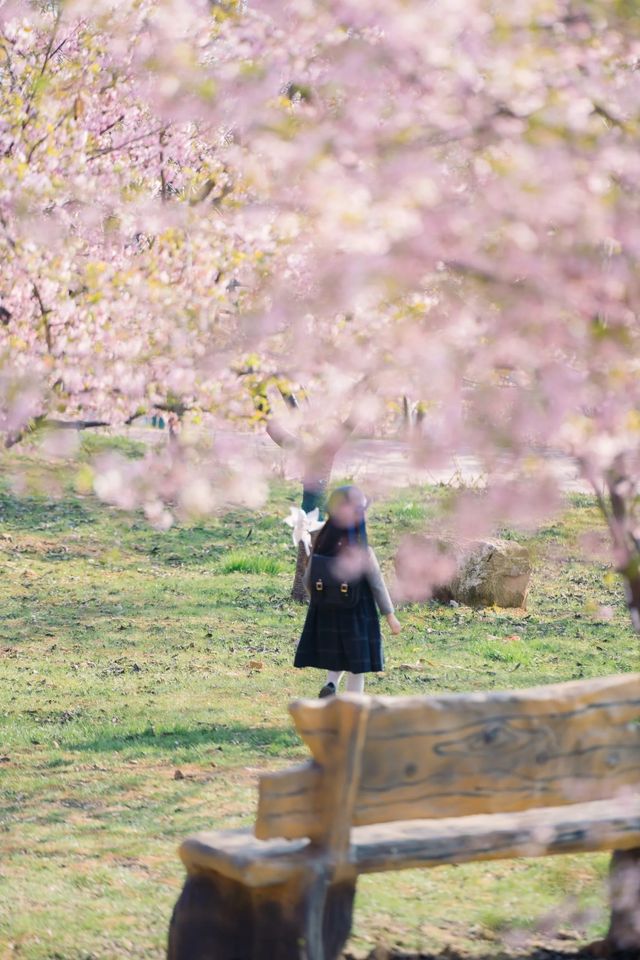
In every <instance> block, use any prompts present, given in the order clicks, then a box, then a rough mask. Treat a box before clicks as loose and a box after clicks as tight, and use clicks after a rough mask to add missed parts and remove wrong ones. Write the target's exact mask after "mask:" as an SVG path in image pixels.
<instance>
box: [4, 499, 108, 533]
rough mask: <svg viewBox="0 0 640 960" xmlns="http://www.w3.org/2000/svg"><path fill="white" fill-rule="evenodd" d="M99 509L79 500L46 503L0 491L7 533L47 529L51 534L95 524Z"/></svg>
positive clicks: (49, 501) (47, 501) (43, 500)
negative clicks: (10, 531)
mask: <svg viewBox="0 0 640 960" xmlns="http://www.w3.org/2000/svg"><path fill="white" fill-rule="evenodd" d="M95 519H96V510H95V508H94V509H91V507H90V506H89V505H87V504H85V503H81V502H80V501H79V500H78V499H77V497H66V498H64V499H61V500H47V499H45V498H41V497H15V496H12V495H10V494H8V493H4V492H0V521H1V522H2V524H3V526H4V527H5V528H6V529H7V530H12V529H13V530H22V531H24V532H25V533H31V532H34V531H36V530H37V531H40V530H48V531H50V532H52V533H55V532H60V531H61V530H64V529H69V528H72V527H76V526H78V525H79V524H85V523H93V522H94V521H95Z"/></svg>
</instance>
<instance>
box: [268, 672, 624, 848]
mask: <svg viewBox="0 0 640 960" xmlns="http://www.w3.org/2000/svg"><path fill="white" fill-rule="evenodd" d="M365 703H366V704H368V706H369V716H368V719H367V728H366V736H365V737H364V739H363V745H362V748H361V755H360V763H359V771H358V788H357V791H356V794H355V802H354V803H353V815H352V824H353V825H354V826H365V825H367V824H374V823H385V822H390V821H394V820H411V819H426V818H440V817H450V816H471V815H473V814H479V813H509V812H514V811H517V810H526V809H529V808H532V807H553V806H560V805H563V804H571V803H584V802H587V801H590V800H599V799H604V798H606V797H615V796H616V795H617V794H618V793H619V792H620V791H624V790H626V789H627V788H628V786H629V785H630V784H640V723H639V722H638V720H639V718H640V675H638V674H631V675H625V676H620V677H609V678H604V679H596V680H586V681H572V682H570V683H563V684H554V685H553V686H548V687H538V688H533V689H527V690H518V691H506V692H505V691H498V692H492V693H474V694H462V695H461V694H454V695H444V696H441V697H405V698H391V697H373V698H368V697H359V696H356V695H353V694H352V695H346V696H342V697H335V698H332V699H330V700H308V701H304V700H303V701H297V702H295V703H293V704H292V705H291V707H290V710H291V714H292V716H293V719H294V723H295V725H296V728H297V730H298V732H299V734H300V736H301V737H302V739H303V740H304V742H305V743H306V744H307V746H308V747H309V750H310V751H311V754H312V756H313V758H314V761H315V764H312V765H310V767H308V768H298V770H297V771H293V770H292V771H287V772H283V773H279V774H275V775H271V774H270V775H268V776H267V777H264V778H263V779H262V780H261V783H260V803H259V811H258V820H257V825H256V835H257V836H258V837H261V838H263V839H267V838H269V837H278V836H281V837H287V838H289V839H295V838H299V837H311V838H313V839H315V840H318V841H320V840H321V839H322V837H323V836H324V835H325V834H326V831H327V830H328V829H330V823H331V817H332V816H333V814H332V813H331V810H332V809H333V807H334V806H335V804H336V802H338V801H337V799H336V798H337V794H336V790H337V786H338V781H339V780H340V777H341V773H340V771H341V770H343V769H346V766H345V765H346V764H347V763H348V762H349V761H348V756H349V751H350V749H351V747H350V743H351V740H350V737H349V736H347V737H345V732H344V731H345V730H346V726H345V724H347V722H348V716H349V711H351V710H353V709H360V708H361V706H362V705H364V704H365ZM332 805H333V806H332ZM342 806H343V803H342V802H339V807H340V808H342Z"/></svg>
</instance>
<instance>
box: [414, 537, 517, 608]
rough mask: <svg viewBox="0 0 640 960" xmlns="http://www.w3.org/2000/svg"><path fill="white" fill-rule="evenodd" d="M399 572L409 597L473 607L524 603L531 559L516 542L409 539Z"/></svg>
mask: <svg viewBox="0 0 640 960" xmlns="http://www.w3.org/2000/svg"><path fill="white" fill-rule="evenodd" d="M396 573H397V575H398V581H399V587H400V593H401V595H403V596H404V597H405V598H406V599H409V600H418V599H426V598H427V597H429V596H432V597H434V598H435V599H436V600H441V601H443V602H449V601H451V600H455V601H456V602H457V603H463V604H466V605H468V606H472V607H492V606H497V607H524V606H526V602H527V594H528V592H529V584H530V581H531V557H530V555H529V551H528V550H527V548H526V547H523V546H522V544H520V543H516V542H515V541H513V540H498V539H496V540H473V541H464V542H457V541H453V540H446V539H443V538H439V537H410V538H408V540H407V541H405V543H404V544H403V546H402V548H401V549H400V550H399V551H398V556H397V558H396ZM420 581H422V588H421V585H420Z"/></svg>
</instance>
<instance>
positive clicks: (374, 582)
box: [367, 547, 394, 617]
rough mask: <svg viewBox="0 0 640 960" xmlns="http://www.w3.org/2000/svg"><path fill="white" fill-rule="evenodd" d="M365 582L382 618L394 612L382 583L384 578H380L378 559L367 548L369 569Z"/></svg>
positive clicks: (384, 585)
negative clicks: (367, 582)
mask: <svg viewBox="0 0 640 960" xmlns="http://www.w3.org/2000/svg"><path fill="white" fill-rule="evenodd" d="M367 580H368V581H369V586H370V587H371V592H372V593H373V596H374V599H375V601H376V603H377V605H378V610H379V611H380V613H381V614H382V616H383V617H388V616H389V614H390V613H393V612H394V609H393V603H392V601H391V597H390V596H389V591H388V590H387V585H386V583H385V582H384V577H383V576H382V571H381V569H380V564H379V563H378V558H377V557H376V555H375V553H374V552H373V550H372V549H371V547H369V569H368V570H367Z"/></svg>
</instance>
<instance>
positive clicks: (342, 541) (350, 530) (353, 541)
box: [313, 486, 368, 557]
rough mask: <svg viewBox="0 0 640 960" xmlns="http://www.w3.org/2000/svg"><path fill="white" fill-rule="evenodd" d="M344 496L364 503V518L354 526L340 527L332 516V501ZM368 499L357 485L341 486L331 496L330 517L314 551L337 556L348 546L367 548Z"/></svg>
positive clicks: (322, 554) (327, 555) (319, 535)
mask: <svg viewBox="0 0 640 960" xmlns="http://www.w3.org/2000/svg"><path fill="white" fill-rule="evenodd" d="M334 497H335V498H339V497H344V498H346V499H347V500H356V502H358V501H360V502H361V503H362V519H361V520H360V522H359V523H358V524H356V526H354V527H347V528H346V529H345V528H344V527H339V526H338V525H337V524H336V523H335V522H334V521H333V519H332V518H331V501H332V500H333V499H334ZM365 505H366V499H365V497H364V495H363V494H362V493H361V491H360V490H358V488H357V487H351V486H347V487H339V488H338V489H337V490H335V491H334V493H333V494H332V496H331V497H330V498H329V519H328V520H327V522H326V523H325V525H324V527H322V529H321V530H320V533H319V534H318V537H317V540H316V542H315V545H314V548H313V552H314V553H319V554H320V555H321V556H323V557H337V556H338V554H339V553H341V552H342V550H344V549H345V548H346V547H359V548H360V549H361V550H366V549H367V546H368V540H367V525H366V523H365V519H364V507H365Z"/></svg>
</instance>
